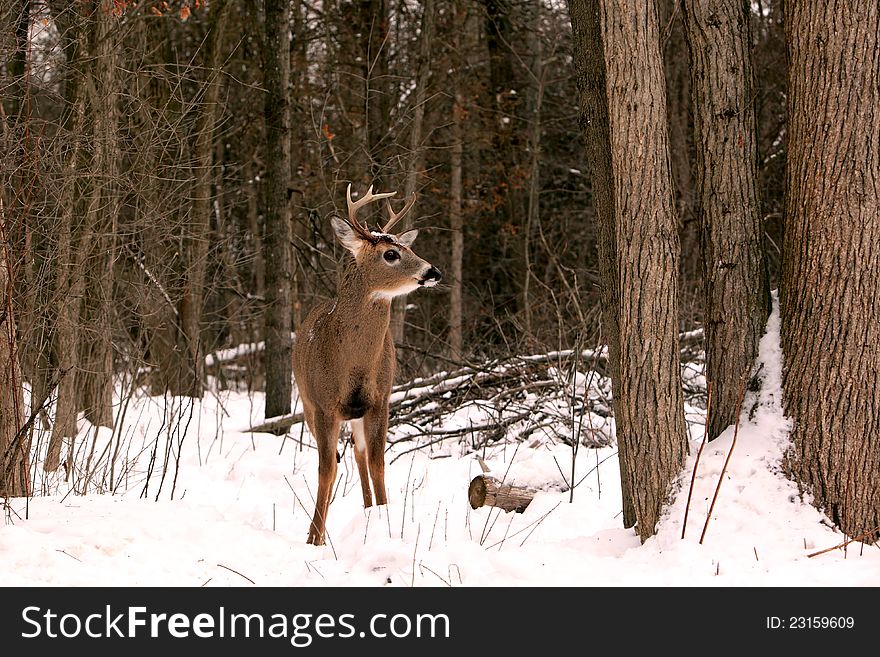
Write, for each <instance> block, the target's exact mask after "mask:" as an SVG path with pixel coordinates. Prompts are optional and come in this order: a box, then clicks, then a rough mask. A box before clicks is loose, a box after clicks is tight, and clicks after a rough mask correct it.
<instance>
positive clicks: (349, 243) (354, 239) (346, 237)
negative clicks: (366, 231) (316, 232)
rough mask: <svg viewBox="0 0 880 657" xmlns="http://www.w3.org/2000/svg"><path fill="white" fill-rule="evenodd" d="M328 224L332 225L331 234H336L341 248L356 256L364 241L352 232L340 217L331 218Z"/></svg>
mask: <svg viewBox="0 0 880 657" xmlns="http://www.w3.org/2000/svg"><path fill="white" fill-rule="evenodd" d="M330 223H331V224H332V225H333V232H335V233H336V237H337V239H338V240H339V241H340V242H341V243H342V246H344V247H345V248H346V249H348V250H349V251H351V253H352V255H354V256H357V254H358V253H359V252H360V250H361V249H362V248H363V247H364V241H363V240H362V239H361V238H360V237H359V236H358V234H357V233H355V232H354V228H352V227H351V225H350V224H349V223H348V222H347V221H346V220H345V219H342V218H341V217H336V216H334V217H331V218H330Z"/></svg>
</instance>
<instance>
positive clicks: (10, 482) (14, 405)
mask: <svg viewBox="0 0 880 657" xmlns="http://www.w3.org/2000/svg"><path fill="white" fill-rule="evenodd" d="M12 287H13V286H12V268H11V263H10V259H9V238H8V232H7V225H6V215H5V213H4V211H3V201H2V200H0V294H2V298H0V497H19V496H22V495H27V494H28V491H29V487H28V469H29V463H30V444H29V443H28V441H26V440H25V439H24V437H25V435H26V432H25V431H24V424H25V422H24V420H25V418H24V400H23V398H22V379H21V367H20V365H19V357H18V339H17V336H16V327H15V313H14V307H13V304H12Z"/></svg>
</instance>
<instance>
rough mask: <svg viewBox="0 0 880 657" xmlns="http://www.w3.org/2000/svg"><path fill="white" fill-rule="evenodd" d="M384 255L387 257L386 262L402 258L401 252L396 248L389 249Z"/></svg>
mask: <svg viewBox="0 0 880 657" xmlns="http://www.w3.org/2000/svg"><path fill="white" fill-rule="evenodd" d="M382 257H383V258H385V262H397V261H398V260H400V254H399V253H398V252H397V251H395V250H394V249H389V250H388V251H386V252H385V255H383V256H382Z"/></svg>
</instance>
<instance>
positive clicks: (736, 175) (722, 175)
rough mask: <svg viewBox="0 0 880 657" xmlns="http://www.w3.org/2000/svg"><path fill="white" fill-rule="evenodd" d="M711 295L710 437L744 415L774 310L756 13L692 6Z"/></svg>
mask: <svg viewBox="0 0 880 657" xmlns="http://www.w3.org/2000/svg"><path fill="white" fill-rule="evenodd" d="M682 5H683V7H684V19H685V20H684V23H685V32H686V36H687V43H688V51H689V52H690V62H691V89H692V90H693V103H694V135H695V139H694V141H695V142H696V179H697V216H698V217H699V220H700V229H701V243H702V260H703V283H704V291H705V304H706V305H705V311H704V312H705V315H704V322H703V325H704V327H705V336H706V337H705V345H706V361H707V363H706V376H707V378H708V380H709V381H710V382H711V384H712V410H711V416H710V417H709V418H708V421H709V426H708V438H709V440H712V439H714V438H716V437H717V436H718V435H719V434H720V433H721V432H722V431H724V429H725V428H727V427H728V426H730V425H732V424H733V423H734V422H735V421H736V417H737V415H739V411H740V409H739V407H738V405H737V401H738V399H739V397H740V388H741V387H742V386H744V385H745V384H746V378H747V377H748V376H749V373H750V371H751V368H752V365H753V364H754V362H755V357H756V356H757V354H758V342H759V341H760V339H761V336H762V335H763V333H764V324H765V323H766V321H767V314H768V313H769V307H770V288H769V281H768V278H767V266H766V259H765V256H764V234H763V229H762V226H761V207H760V202H759V199H758V187H757V144H756V128H755V112H754V91H753V84H752V56H751V38H750V29H749V25H750V20H749V11H750V10H749V6H748V5H747V4H746V3H744V2H742V0H684V2H683V3H682Z"/></svg>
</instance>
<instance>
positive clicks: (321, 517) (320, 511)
mask: <svg viewBox="0 0 880 657" xmlns="http://www.w3.org/2000/svg"><path fill="white" fill-rule="evenodd" d="M306 422H307V423H308V425H309V429H311V430H312V435H314V437H315V442H316V443H317V444H318V494H317V497H316V499H315V515H314V517H313V518H312V524H311V526H310V527H309V538H308V540H307V541H306V542H307V543H310V544H311V545H324V534H325V523H326V521H327V512H328V510H329V508H330V493H331V492H332V491H333V482H335V481H336V443H337V441H338V439H339V425H340V424H341V422H340V421H339V419H337V418H336V417H334V416H332V415H327V414H325V413H322V412H321V411H320V410H314V411H311V412H306Z"/></svg>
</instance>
